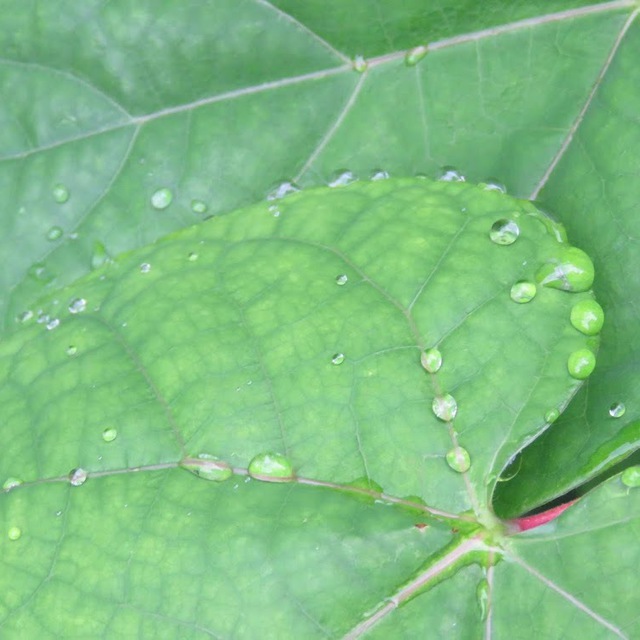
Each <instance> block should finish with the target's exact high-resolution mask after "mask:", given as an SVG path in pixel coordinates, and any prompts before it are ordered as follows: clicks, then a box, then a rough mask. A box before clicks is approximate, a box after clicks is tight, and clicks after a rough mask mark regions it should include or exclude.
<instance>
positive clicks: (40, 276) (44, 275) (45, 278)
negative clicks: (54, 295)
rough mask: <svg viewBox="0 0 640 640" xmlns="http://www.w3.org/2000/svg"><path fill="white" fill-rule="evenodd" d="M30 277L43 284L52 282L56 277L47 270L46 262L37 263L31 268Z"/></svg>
mask: <svg viewBox="0 0 640 640" xmlns="http://www.w3.org/2000/svg"><path fill="white" fill-rule="evenodd" d="M27 273H28V274H29V276H30V277H31V278H33V279H34V280H37V281H38V282H41V283H42V284H47V283H49V282H51V281H52V280H53V278H54V275H53V274H52V273H51V272H50V271H49V270H48V269H47V267H46V266H45V264H44V262H36V263H34V264H32V265H31V266H30V267H29V270H28V271H27Z"/></svg>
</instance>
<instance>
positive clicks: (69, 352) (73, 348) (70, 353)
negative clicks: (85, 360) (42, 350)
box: [66, 344, 78, 356]
mask: <svg viewBox="0 0 640 640" xmlns="http://www.w3.org/2000/svg"><path fill="white" fill-rule="evenodd" d="M76 353H78V347H76V346H75V345H72V344H71V345H69V346H68V347H67V350H66V354H67V355H68V356H75V355H76Z"/></svg>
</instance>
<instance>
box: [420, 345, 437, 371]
mask: <svg viewBox="0 0 640 640" xmlns="http://www.w3.org/2000/svg"><path fill="white" fill-rule="evenodd" d="M420 364H421V365H422V366H423V367H424V368H425V369H426V370H427V371H428V372H429V373H435V372H436V371H438V370H439V369H440V367H441V366H442V354H441V353H440V351H439V350H438V349H436V348H435V347H433V348H431V349H427V350H426V351H423V352H422V353H421V354H420Z"/></svg>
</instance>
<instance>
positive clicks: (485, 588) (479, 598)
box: [476, 578, 489, 621]
mask: <svg viewBox="0 0 640 640" xmlns="http://www.w3.org/2000/svg"><path fill="white" fill-rule="evenodd" d="M476 602H477V603H478V607H479V609H480V620H483V621H484V620H486V619H487V615H488V614H489V582H488V581H487V579H486V578H483V579H482V580H480V582H478V586H477V587H476Z"/></svg>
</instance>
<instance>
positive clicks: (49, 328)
mask: <svg viewBox="0 0 640 640" xmlns="http://www.w3.org/2000/svg"><path fill="white" fill-rule="evenodd" d="M59 325H60V320H59V318H51V320H49V322H47V324H46V325H45V327H47V331H53V329H55V328H56V327H57V326H59Z"/></svg>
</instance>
